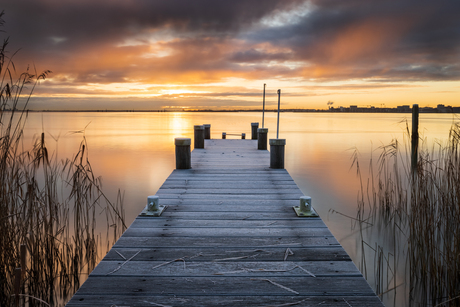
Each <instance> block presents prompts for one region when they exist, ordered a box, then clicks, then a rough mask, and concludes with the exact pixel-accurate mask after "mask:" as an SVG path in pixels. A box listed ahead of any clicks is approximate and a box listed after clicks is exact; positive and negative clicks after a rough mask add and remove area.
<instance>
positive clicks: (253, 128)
mask: <svg viewBox="0 0 460 307" xmlns="http://www.w3.org/2000/svg"><path fill="white" fill-rule="evenodd" d="M258 128H259V123H251V140H257V129H258Z"/></svg>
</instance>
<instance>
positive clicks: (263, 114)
mask: <svg viewBox="0 0 460 307" xmlns="http://www.w3.org/2000/svg"><path fill="white" fill-rule="evenodd" d="M265 85H266V84H265V83H264V104H263V107H262V128H264V117H265Z"/></svg>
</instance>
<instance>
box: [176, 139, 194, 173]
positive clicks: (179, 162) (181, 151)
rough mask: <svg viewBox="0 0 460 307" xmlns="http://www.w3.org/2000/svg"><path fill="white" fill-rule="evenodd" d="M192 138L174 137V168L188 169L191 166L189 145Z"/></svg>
mask: <svg viewBox="0 0 460 307" xmlns="http://www.w3.org/2000/svg"><path fill="white" fill-rule="evenodd" d="M191 144H192V140H191V139H190V138H175V139H174V145H175V146H176V169H189V168H191V167H192V164H191V154H190V145H191Z"/></svg>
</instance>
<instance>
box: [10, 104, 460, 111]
mask: <svg viewBox="0 0 460 307" xmlns="http://www.w3.org/2000/svg"><path fill="white" fill-rule="evenodd" d="M11 111H12V110H4V112H11ZM15 111H17V112H20V111H22V110H15ZM26 111H27V112H36V113H178V112H179V113H236V112H241V113H243V112H249V113H250V112H253V113H260V112H262V110H261V109H249V110H166V109H165V110H26ZM265 112H267V113H273V112H277V110H274V109H270V110H265ZM280 112H292V113H411V112H412V109H411V108H404V109H401V108H399V107H398V108H355V109H352V108H330V109H281V110H280ZM419 112H420V113H460V107H450V106H449V107H444V106H443V107H441V108H440V107H439V106H438V108H420V110H419Z"/></svg>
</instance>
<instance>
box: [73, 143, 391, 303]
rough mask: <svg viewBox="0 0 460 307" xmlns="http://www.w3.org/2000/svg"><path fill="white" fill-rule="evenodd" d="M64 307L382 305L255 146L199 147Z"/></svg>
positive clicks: (289, 183) (295, 190) (295, 189)
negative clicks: (156, 211)
mask: <svg viewBox="0 0 460 307" xmlns="http://www.w3.org/2000/svg"><path fill="white" fill-rule="evenodd" d="M191 160H192V168H191V169H187V170H174V171H173V172H172V173H171V175H170V176H169V177H168V179H167V180H166V181H165V182H164V184H163V185H162V187H161V188H160V189H159V191H158V192H157V194H156V195H158V196H159V197H160V205H165V206H167V209H166V211H165V212H164V213H163V215H162V216H161V217H157V218H148V217H138V218H137V219H136V220H135V221H134V222H133V223H132V225H131V226H130V227H129V229H128V230H127V231H126V232H125V233H124V234H123V236H122V237H121V238H120V239H119V240H118V241H117V243H116V244H115V245H114V246H113V247H112V249H111V250H110V251H109V253H108V254H107V255H106V256H105V257H104V259H103V260H102V261H101V262H100V264H99V265H98V266H97V267H96V269H95V270H94V271H93V272H92V273H91V274H90V276H89V278H88V280H87V281H86V282H85V283H84V284H83V285H82V287H81V288H80V289H79V290H78V292H77V293H76V294H75V295H74V296H73V298H72V299H71V300H70V302H69V303H68V304H67V306H75V307H76V306H289V305H295V306H314V305H321V306H383V305H382V303H381V302H380V300H379V299H378V297H377V296H376V295H375V294H374V292H373V291H372V289H371V288H370V287H369V285H368V284H367V282H366V281H365V279H364V278H363V276H362V274H361V273H360V272H359V271H358V269H357V268H356V266H355V265H354V264H353V262H352V261H351V259H350V257H349V256H348V255H347V253H346V252H345V250H344V249H343V248H342V246H341V245H340V244H339V243H338V242H337V240H336V239H335V238H334V237H333V236H332V234H331V233H330V231H329V230H328V228H327V227H326V225H325V224H324V222H323V221H322V220H321V218H298V217H297V216H296V215H295V212H294V210H293V209H292V207H293V206H297V205H299V197H300V196H303V194H302V192H301V191H300V189H299V188H298V187H297V185H296V184H295V182H294V181H293V180H292V178H291V176H290V175H289V173H288V172H287V171H286V170H284V169H271V168H269V163H270V161H269V160H270V157H269V152H268V151H266V150H257V141H255V140H228V139H227V140H205V148H204V149H195V150H194V151H193V152H192V159H191Z"/></svg>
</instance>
